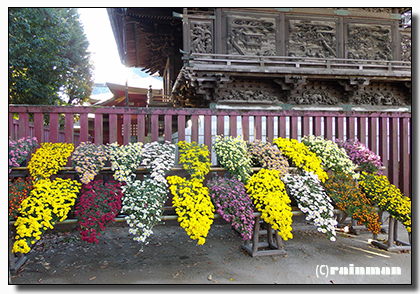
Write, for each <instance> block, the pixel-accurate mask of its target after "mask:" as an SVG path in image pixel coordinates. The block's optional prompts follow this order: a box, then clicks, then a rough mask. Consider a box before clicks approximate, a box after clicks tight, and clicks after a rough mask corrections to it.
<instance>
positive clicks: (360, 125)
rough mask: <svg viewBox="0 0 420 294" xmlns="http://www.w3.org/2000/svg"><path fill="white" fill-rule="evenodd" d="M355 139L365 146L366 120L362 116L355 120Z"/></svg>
mask: <svg viewBox="0 0 420 294" xmlns="http://www.w3.org/2000/svg"><path fill="white" fill-rule="evenodd" d="M357 138H358V139H359V142H360V143H362V144H364V145H366V118H365V117H364V116H362V117H358V118H357Z"/></svg>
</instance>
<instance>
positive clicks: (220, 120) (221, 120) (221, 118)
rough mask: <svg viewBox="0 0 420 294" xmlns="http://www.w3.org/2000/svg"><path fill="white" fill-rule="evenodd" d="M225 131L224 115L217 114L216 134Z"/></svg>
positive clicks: (221, 133)
mask: <svg viewBox="0 0 420 294" xmlns="http://www.w3.org/2000/svg"><path fill="white" fill-rule="evenodd" d="M224 133H225V117H224V116H223V115H218V116H217V135H223V134H224Z"/></svg>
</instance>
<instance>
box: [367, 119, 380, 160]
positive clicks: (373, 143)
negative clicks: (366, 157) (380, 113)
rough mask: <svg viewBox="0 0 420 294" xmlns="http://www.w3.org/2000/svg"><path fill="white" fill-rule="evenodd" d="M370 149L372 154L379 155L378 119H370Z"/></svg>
mask: <svg viewBox="0 0 420 294" xmlns="http://www.w3.org/2000/svg"><path fill="white" fill-rule="evenodd" d="M368 128H369V129H368V142H367V143H368V147H369V149H370V150H372V152H374V153H375V154H378V137H377V129H378V119H377V118H376V117H369V118H368Z"/></svg>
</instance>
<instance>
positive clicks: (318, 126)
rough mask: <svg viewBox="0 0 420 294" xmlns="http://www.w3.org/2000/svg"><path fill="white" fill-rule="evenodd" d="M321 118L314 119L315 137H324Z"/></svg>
mask: <svg viewBox="0 0 420 294" xmlns="http://www.w3.org/2000/svg"><path fill="white" fill-rule="evenodd" d="M321 121H322V120H321V117H320V116H315V117H314V118H313V129H314V131H313V132H314V135H315V136H321V135H322V130H321Z"/></svg>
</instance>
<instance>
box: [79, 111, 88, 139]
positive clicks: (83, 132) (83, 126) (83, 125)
mask: <svg viewBox="0 0 420 294" xmlns="http://www.w3.org/2000/svg"><path fill="white" fill-rule="evenodd" d="M87 141H89V119H88V114H87V113H81V114H80V142H87Z"/></svg>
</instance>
